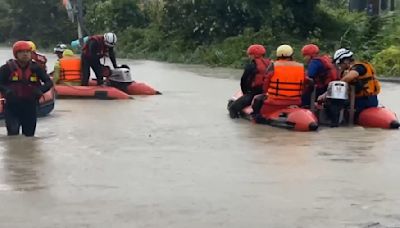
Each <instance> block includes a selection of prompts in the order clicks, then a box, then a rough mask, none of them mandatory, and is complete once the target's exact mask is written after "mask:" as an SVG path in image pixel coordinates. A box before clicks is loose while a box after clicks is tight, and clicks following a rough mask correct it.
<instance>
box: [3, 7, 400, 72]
mask: <svg viewBox="0 0 400 228" xmlns="http://www.w3.org/2000/svg"><path fill="white" fill-rule="evenodd" d="M83 2H84V4H85V8H84V13H85V23H86V27H87V29H88V30H89V31H88V32H89V33H91V34H95V33H103V32H106V31H113V32H115V33H116V34H117V35H118V38H119V41H118V47H117V50H118V53H119V56H126V57H131V58H150V59H157V60H165V61H171V62H184V63H206V64H210V65H224V66H234V67H240V66H242V64H243V61H244V60H246V54H245V51H246V49H247V47H248V46H249V44H252V43H261V44H263V45H265V46H266V47H267V52H268V53H267V54H268V55H269V56H270V57H274V56H273V52H274V49H275V48H276V47H277V46H278V45H280V44H283V43H288V44H291V45H292V46H294V47H295V51H296V57H298V58H299V59H301V58H300V57H301V56H300V53H299V50H300V49H301V47H302V46H303V45H304V44H306V43H309V42H312V43H315V44H318V45H319V46H320V47H321V50H322V51H323V52H325V53H329V54H333V52H334V50H335V49H337V48H340V47H347V48H350V49H351V50H353V51H354V52H355V53H356V55H357V57H358V58H362V59H365V60H369V61H372V62H373V63H374V65H375V66H376V68H377V70H378V73H380V74H383V75H387V76H389V75H398V76H400V63H399V52H400V46H399V39H400V21H399V20H400V19H399V18H400V17H399V15H398V13H393V12H389V13H385V14H382V16H374V17H372V16H367V15H366V14H365V13H355V12H349V11H348V1H347V0H247V1H242V0H163V1H161V0H84V1H83ZM398 5H399V4H398ZM0 14H1V15H8V16H6V17H3V18H2V20H1V21H0V42H4V41H13V40H16V39H32V40H34V41H35V42H37V43H39V44H40V45H43V46H46V45H50V46H51V45H54V44H55V43H57V42H65V43H69V42H70V41H71V40H73V39H75V38H76V27H75V25H73V24H72V23H71V22H70V21H69V20H68V19H67V15H66V12H65V9H64V8H63V7H62V5H61V1H54V0H42V1H25V0H0ZM33 18H34V20H33Z"/></svg>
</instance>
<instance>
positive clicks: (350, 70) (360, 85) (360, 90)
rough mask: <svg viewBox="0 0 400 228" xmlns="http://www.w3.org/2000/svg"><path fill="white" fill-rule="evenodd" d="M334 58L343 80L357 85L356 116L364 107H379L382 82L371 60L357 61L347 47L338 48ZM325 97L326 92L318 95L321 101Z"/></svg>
mask: <svg viewBox="0 0 400 228" xmlns="http://www.w3.org/2000/svg"><path fill="white" fill-rule="evenodd" d="M333 59H334V61H335V64H336V65H337V66H338V67H339V69H340V71H341V74H340V75H341V81H344V82H347V83H349V84H350V85H353V86H354V87H355V104H354V106H355V109H356V113H355V117H356V118H357V117H358V115H359V114H360V112H362V111H363V110H364V109H367V108H371V107H377V106H378V104H379V102H378V94H379V93H380V91H381V84H380V82H379V81H378V79H377V78H376V73H375V69H374V68H373V66H372V65H371V64H370V63H369V62H365V61H356V60H355V59H354V58H353V52H352V51H350V50H349V49H346V48H340V49H339V50H337V51H336V52H335V54H334V56H333ZM325 99H326V93H324V94H322V95H320V96H319V97H318V100H321V101H322V100H325Z"/></svg>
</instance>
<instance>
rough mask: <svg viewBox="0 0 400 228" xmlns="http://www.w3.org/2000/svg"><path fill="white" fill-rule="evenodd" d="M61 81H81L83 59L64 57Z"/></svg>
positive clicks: (61, 67)
mask: <svg viewBox="0 0 400 228" xmlns="http://www.w3.org/2000/svg"><path fill="white" fill-rule="evenodd" d="M60 81H64V82H80V81H81V59H80V58H77V57H73V58H70V57H64V58H62V59H60Z"/></svg>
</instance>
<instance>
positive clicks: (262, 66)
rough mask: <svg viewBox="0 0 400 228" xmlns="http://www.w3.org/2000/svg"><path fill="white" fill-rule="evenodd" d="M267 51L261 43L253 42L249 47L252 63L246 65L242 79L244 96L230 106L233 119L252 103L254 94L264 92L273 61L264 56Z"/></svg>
mask: <svg viewBox="0 0 400 228" xmlns="http://www.w3.org/2000/svg"><path fill="white" fill-rule="evenodd" d="M265 53H266V50H265V48H264V46H262V45H259V44H253V45H251V46H250V47H249V48H248V49H247V55H248V56H249V58H250V59H251V63H249V64H247V65H246V67H245V69H244V72H243V75H242V78H241V80H240V88H241V90H242V93H243V96H242V97H240V98H239V99H237V100H236V101H234V102H233V103H232V104H230V106H229V107H228V110H229V116H230V117H231V118H232V119H234V118H239V113H240V111H241V110H242V109H243V108H245V107H246V106H249V105H251V102H252V100H253V98H254V96H256V95H258V94H262V93H264V90H263V86H264V83H265V78H266V69H267V67H268V66H269V64H270V62H271V61H270V60H269V59H267V58H264V55H265Z"/></svg>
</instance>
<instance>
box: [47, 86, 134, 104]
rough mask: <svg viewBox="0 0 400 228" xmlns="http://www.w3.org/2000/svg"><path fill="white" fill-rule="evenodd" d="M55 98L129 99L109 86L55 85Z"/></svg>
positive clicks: (126, 95)
mask: <svg viewBox="0 0 400 228" xmlns="http://www.w3.org/2000/svg"><path fill="white" fill-rule="evenodd" d="M55 89H56V92H57V97H60V98H73V97H78V98H96V99H105V100H111V99H129V98H130V97H129V95H128V94H126V93H124V92H122V91H121V90H119V89H116V88H114V87H111V86H71V85H60V84H59V85H56V86H55Z"/></svg>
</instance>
